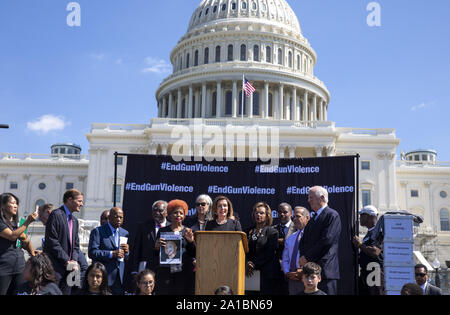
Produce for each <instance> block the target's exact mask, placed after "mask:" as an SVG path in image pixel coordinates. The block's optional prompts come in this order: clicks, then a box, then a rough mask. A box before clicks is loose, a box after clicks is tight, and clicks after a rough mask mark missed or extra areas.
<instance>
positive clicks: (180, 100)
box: [177, 88, 182, 118]
mask: <svg viewBox="0 0 450 315" xmlns="http://www.w3.org/2000/svg"><path fill="white" fill-rule="evenodd" d="M181 110H182V95H181V88H178V96H177V118H182V117H181V115H182V111H181Z"/></svg>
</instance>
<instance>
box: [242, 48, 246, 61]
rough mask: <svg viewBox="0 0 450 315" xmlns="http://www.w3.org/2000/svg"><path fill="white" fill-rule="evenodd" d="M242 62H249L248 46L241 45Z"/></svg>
mask: <svg viewBox="0 0 450 315" xmlns="http://www.w3.org/2000/svg"><path fill="white" fill-rule="evenodd" d="M241 61H247V46H245V45H241Z"/></svg>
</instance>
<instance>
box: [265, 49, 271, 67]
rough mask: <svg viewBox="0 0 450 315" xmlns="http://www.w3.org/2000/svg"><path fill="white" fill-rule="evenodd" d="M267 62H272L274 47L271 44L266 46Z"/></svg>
mask: <svg viewBox="0 0 450 315" xmlns="http://www.w3.org/2000/svg"><path fill="white" fill-rule="evenodd" d="M266 62H267V63H272V48H270V46H267V47H266Z"/></svg>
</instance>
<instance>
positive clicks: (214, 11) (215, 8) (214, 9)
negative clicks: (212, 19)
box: [213, 5, 217, 13]
mask: <svg viewBox="0 0 450 315" xmlns="http://www.w3.org/2000/svg"><path fill="white" fill-rule="evenodd" d="M216 12H217V5H215V6H214V8H213V13H216Z"/></svg>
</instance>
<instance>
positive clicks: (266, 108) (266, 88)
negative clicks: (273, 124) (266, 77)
mask: <svg viewBox="0 0 450 315" xmlns="http://www.w3.org/2000/svg"><path fill="white" fill-rule="evenodd" d="M262 117H263V118H269V82H267V81H266V82H264V116H262Z"/></svg>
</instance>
